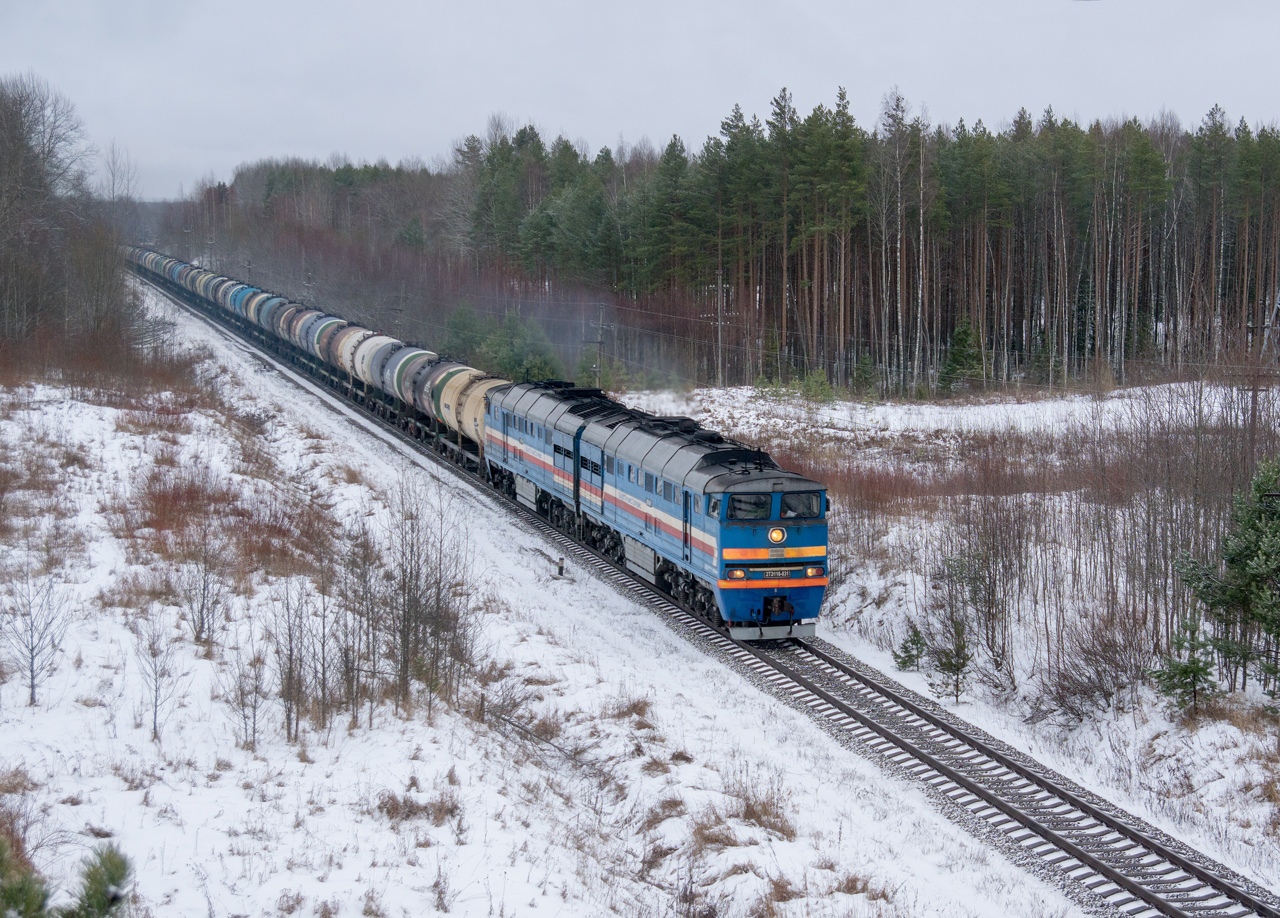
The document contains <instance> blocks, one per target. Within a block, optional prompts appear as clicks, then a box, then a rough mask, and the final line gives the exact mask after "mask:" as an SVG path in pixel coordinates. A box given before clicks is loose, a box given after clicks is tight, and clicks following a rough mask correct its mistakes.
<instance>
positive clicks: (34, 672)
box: [0, 564, 69, 707]
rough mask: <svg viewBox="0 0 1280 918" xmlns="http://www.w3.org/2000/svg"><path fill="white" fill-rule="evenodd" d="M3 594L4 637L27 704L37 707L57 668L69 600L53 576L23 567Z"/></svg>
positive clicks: (0, 624)
mask: <svg viewBox="0 0 1280 918" xmlns="http://www.w3.org/2000/svg"><path fill="white" fill-rule="evenodd" d="M7 579H8V582H7V583H6V584H5V588H4V590H3V592H0V633H2V634H3V636H4V642H5V645H6V646H7V647H8V648H9V652H10V653H11V654H12V655H13V656H14V657H15V659H16V660H17V662H18V664H19V666H20V667H21V669H22V672H23V675H24V677H25V679H26V683H27V704H28V705H29V706H31V707H35V704H36V690H37V689H39V687H40V686H41V685H43V684H44V682H45V680H46V679H48V678H49V676H51V675H52V674H53V672H54V670H55V669H56V668H57V659H58V653H59V651H60V650H61V649H62V640H63V638H64V637H65V636H66V633H67V626H68V624H69V614H68V609H67V602H66V597H65V596H64V595H63V593H62V591H61V590H60V589H59V586H58V584H57V583H56V582H55V581H54V579H53V578H52V577H50V576H47V575H46V576H40V575H39V572H38V571H37V570H35V569H34V568H33V567H32V566H31V565H30V564H20V565H18V566H17V568H16V570H14V571H13V572H11V573H10V574H9V576H8V578H7Z"/></svg>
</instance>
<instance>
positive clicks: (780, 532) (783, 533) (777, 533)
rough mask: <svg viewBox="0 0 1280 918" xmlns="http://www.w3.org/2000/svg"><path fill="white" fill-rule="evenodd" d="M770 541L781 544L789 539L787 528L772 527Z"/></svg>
mask: <svg viewBox="0 0 1280 918" xmlns="http://www.w3.org/2000/svg"><path fill="white" fill-rule="evenodd" d="M769 541H770V542H772V543H773V544H774V545H781V544H782V543H783V542H785V541H787V530H785V529H782V528H780V527H779V528H776V529H770V530H769Z"/></svg>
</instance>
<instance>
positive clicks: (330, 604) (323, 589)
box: [306, 558, 342, 729]
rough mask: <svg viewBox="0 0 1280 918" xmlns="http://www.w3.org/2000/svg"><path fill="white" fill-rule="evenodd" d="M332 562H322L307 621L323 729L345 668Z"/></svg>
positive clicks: (314, 690) (317, 710) (317, 709)
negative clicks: (343, 666) (339, 674)
mask: <svg viewBox="0 0 1280 918" xmlns="http://www.w3.org/2000/svg"><path fill="white" fill-rule="evenodd" d="M332 560H333V559H332V558H326V559H323V560H322V561H321V564H320V569H319V572H318V573H317V575H316V577H315V587H316V595H315V601H314V603H313V608H312V614H311V615H310V616H309V618H308V621H307V640H306V644H307V646H308V647H309V648H310V651H311V652H310V667H311V679H310V682H311V688H312V695H313V696H314V701H315V703H314V705H313V707H314V716H315V718H316V719H317V720H318V722H319V725H320V728H321V729H323V728H325V727H327V726H328V725H329V715H330V712H331V710H332V707H333V702H334V697H333V696H334V694H335V691H336V690H337V686H336V685H335V683H336V682H337V675H338V672H339V671H340V669H341V667H342V663H341V659H342V658H341V654H340V647H341V645H342V639H341V632H340V630H339V619H340V613H339V603H338V602H337V601H336V600H335V598H334V587H335V584H334V571H333V568H332Z"/></svg>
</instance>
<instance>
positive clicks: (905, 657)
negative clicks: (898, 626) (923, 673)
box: [891, 622, 929, 670]
mask: <svg viewBox="0 0 1280 918" xmlns="http://www.w3.org/2000/svg"><path fill="white" fill-rule="evenodd" d="M909 624H910V628H911V630H910V631H908V632H907V636H906V637H904V638H903V639H902V643H901V644H899V645H898V649H897V650H894V651H891V652H892V654H893V662H894V664H895V665H896V666H897V667H898V669H901V670H908V669H919V668H920V661H921V660H923V659H924V656H925V654H926V653H927V652H928V650H929V646H928V645H927V644H926V643H925V640H924V635H923V634H921V633H920V629H919V628H917V627H916V623H915V622H910V623H909Z"/></svg>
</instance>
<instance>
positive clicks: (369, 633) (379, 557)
mask: <svg viewBox="0 0 1280 918" xmlns="http://www.w3.org/2000/svg"><path fill="white" fill-rule="evenodd" d="M343 542H344V544H345V545H346V551H345V552H344V553H343V558H342V566H341V568H340V569H339V571H338V577H339V581H338V589H337V593H338V628H337V630H338V654H339V657H340V660H341V663H340V666H341V671H342V683H343V692H344V695H345V696H346V702H347V704H348V705H349V706H350V708H351V722H352V724H353V725H355V724H356V723H357V721H358V720H359V711H360V705H361V704H362V703H364V702H367V703H368V714H369V716H368V724H369V726H370V727H372V726H373V709H374V703H375V700H376V696H377V691H376V683H377V675H378V673H377V666H378V637H379V634H380V628H381V613H382V609H383V595H384V593H385V586H386V581H385V580H384V578H383V570H382V562H383V553H382V546H381V544H380V543H379V541H378V539H377V537H376V536H375V535H374V533H373V532H372V531H370V529H369V526H368V524H367V523H366V522H365V520H364V519H360V520H358V521H357V522H356V523H354V524H352V525H351V526H349V527H348V528H347V532H346V535H345V538H344V539H343Z"/></svg>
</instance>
